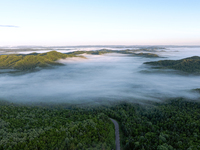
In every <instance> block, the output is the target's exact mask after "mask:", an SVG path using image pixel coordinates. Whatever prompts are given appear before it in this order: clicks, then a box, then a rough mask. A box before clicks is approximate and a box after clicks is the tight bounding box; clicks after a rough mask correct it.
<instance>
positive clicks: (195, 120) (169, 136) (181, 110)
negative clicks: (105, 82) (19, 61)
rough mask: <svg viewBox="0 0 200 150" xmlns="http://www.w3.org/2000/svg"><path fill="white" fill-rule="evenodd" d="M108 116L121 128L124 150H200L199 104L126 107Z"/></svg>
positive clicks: (178, 101)
mask: <svg viewBox="0 0 200 150" xmlns="http://www.w3.org/2000/svg"><path fill="white" fill-rule="evenodd" d="M105 112H107V115H109V116H110V117H112V118H115V119H116V120H118V122H119V123H120V124H121V129H122V131H123V133H124V138H122V140H123V141H122V143H123V145H124V149H138V150H140V149H148V150H151V149H152V150H155V149H157V150H175V149H176V150H183V149H185V150H199V149H200V134H199V133H200V131H199V130H200V103H199V102H193V101H185V100H183V99H181V98H180V99H174V100H169V101H167V103H154V104H153V105H152V106H141V105H136V104H129V103H124V104H120V105H116V106H113V107H111V108H107V109H106V108H105Z"/></svg>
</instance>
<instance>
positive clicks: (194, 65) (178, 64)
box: [144, 56, 200, 73]
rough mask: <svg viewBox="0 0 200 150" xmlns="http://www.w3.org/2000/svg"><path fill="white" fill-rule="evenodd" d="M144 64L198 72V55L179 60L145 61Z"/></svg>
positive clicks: (199, 71) (199, 59)
mask: <svg viewBox="0 0 200 150" xmlns="http://www.w3.org/2000/svg"><path fill="white" fill-rule="evenodd" d="M144 64H149V65H154V66H159V67H158V68H169V69H176V70H181V71H184V72H188V73H200V57H198V56H193V57H188V58H184V59H180V60H160V61H152V62H145V63H144Z"/></svg>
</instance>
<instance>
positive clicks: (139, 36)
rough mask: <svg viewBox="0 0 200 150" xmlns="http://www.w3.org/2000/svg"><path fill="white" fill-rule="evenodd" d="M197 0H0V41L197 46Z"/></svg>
mask: <svg viewBox="0 0 200 150" xmlns="http://www.w3.org/2000/svg"><path fill="white" fill-rule="evenodd" d="M199 16H200V0H56V1H55V0H42V1H41V0H28V1H27V0H17V1H16V0H2V1H0V46H17V45H37V46H39V45H41V46H68V45H200V19H199Z"/></svg>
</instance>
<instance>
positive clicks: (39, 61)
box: [0, 51, 77, 70]
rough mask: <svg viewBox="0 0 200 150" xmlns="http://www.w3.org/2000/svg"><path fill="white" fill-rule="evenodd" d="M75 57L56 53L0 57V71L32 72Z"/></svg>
mask: <svg viewBox="0 0 200 150" xmlns="http://www.w3.org/2000/svg"><path fill="white" fill-rule="evenodd" d="M67 57H77V56H76V55H72V54H63V53H59V52H56V51H51V52H47V53H42V54H38V53H32V54H28V55H0V69H19V70H33V69H35V68H36V67H48V66H50V65H61V64H60V63H58V62H56V60H58V59H64V58H67Z"/></svg>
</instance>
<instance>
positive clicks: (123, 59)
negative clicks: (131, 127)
mask: <svg viewBox="0 0 200 150" xmlns="http://www.w3.org/2000/svg"><path fill="white" fill-rule="evenodd" d="M80 49H81V48H80ZM71 51H72V50H69V52H71ZM73 51H74V50H73ZM31 52H32V51H31ZM60 52H62V50H60ZM63 52H64V53H66V50H65V51H64V50H63ZM25 53H26V54H27V51H26V52H25ZM152 53H155V54H158V55H159V56H161V57H158V58H146V57H133V56H130V55H128V54H118V53H110V54H104V55H88V54H83V56H85V57H86V58H87V59H84V58H66V59H63V60H59V62H61V63H63V64H65V65H64V66H55V67H54V68H53V69H42V70H40V71H34V72H30V73H21V74H19V73H16V74H15V73H4V72H3V71H2V72H1V73H0V99H2V100H8V101H11V102H21V103H38V102H44V103H50V102H53V103H73V104H74V103H75V104H106V103H109V102H116V101H131V102H136V103H145V102H147V101H158V102H160V101H163V100H165V99H168V98H173V97H184V98H188V99H192V100H196V99H198V98H199V97H200V95H199V94H198V93H195V92H193V91H192V89H195V88H200V76H198V75H189V74H182V73H180V72H178V71H174V70H163V69H159V70H156V69H152V68H151V67H150V66H148V65H145V64H143V63H144V62H148V61H157V60H164V59H182V58H186V57H190V56H194V55H197V56H200V48H199V47H196V48H190V47H185V48H184V47H178V48H166V49H162V50H156V51H154V52H152Z"/></svg>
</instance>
